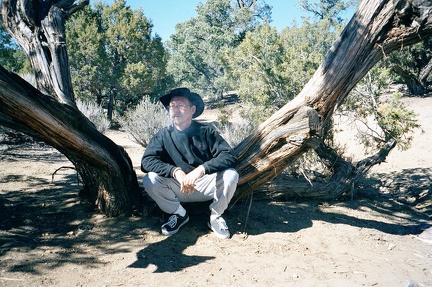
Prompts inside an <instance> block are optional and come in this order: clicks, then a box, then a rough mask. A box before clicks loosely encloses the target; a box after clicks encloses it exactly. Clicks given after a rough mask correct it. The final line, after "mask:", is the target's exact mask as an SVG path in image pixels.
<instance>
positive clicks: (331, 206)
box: [0, 98, 432, 287]
mask: <svg viewBox="0 0 432 287" xmlns="http://www.w3.org/2000/svg"><path fill="white" fill-rule="evenodd" d="M405 102H406V103H407V105H408V106H409V107H410V108H411V109H413V110H415V111H416V112H417V113H418V114H419V115H420V121H421V122H420V123H421V124H422V128H423V131H418V133H417V134H416V135H415V140H414V143H413V147H412V148H411V149H410V150H408V151H405V152H401V151H396V150H395V151H393V152H392V153H391V154H390V157H389V158H388V161H387V162H386V163H384V164H381V165H380V166H378V167H376V168H374V170H373V171H372V173H371V175H370V178H369V179H368V181H367V184H368V185H366V186H365V187H364V188H363V189H362V190H359V191H358V192H357V193H356V194H355V195H354V200H349V199H347V200H339V201H328V202H318V201H306V202H302V201H296V202H295V201H290V202H280V201H275V200H271V199H268V198H267V199H261V200H259V201H254V202H253V203H252V207H251V209H250V213H249V216H248V207H249V202H241V203H238V204H236V205H234V206H232V207H231V208H230V209H229V210H228V211H227V213H226V215H225V218H226V220H227V222H228V225H229V226H230V229H231V232H232V233H233V236H232V238H231V239H229V240H219V239H217V238H216V237H214V235H212V234H211V233H210V231H209V230H208V229H207V227H206V220H207V215H208V214H207V213H208V212H207V211H206V210H205V209H203V208H202V207H196V206H195V207H194V206H189V208H190V210H189V211H190V213H191V214H192V215H191V221H190V222H189V223H188V224H187V225H185V227H184V228H183V229H182V230H181V231H180V232H179V233H178V234H176V235H174V236H171V237H165V236H163V235H161V234H159V227H160V225H161V216H160V213H158V212H157V211H155V212H153V213H152V214H150V216H148V217H146V218H142V217H139V216H136V217H130V218H125V217H120V218H106V217H105V216H104V215H102V214H99V213H98V212H97V211H95V210H93V208H92V206H91V205H90V204H88V203H86V202H82V201H80V199H79V197H77V192H78V191H79V189H80V186H79V184H78V182H77V177H76V173H75V171H74V170H73V169H69V168H68V167H71V166H72V165H71V164H70V163H69V162H68V161H67V160H66V159H65V157H64V156H62V155H61V154H59V153H58V152H57V151H55V150H53V149H52V148H49V147H47V146H43V145H26V146H4V145H3V146H1V145H0V218H1V220H0V286H332V287H334V286H386V287H387V286H401V287H402V286H432V234H430V233H432V231H431V229H430V227H432V218H431V216H432V198H431V197H432V196H431V193H432V190H431V178H432V164H431V160H432V156H431V152H432V130H431V127H432V112H431V110H430V107H432V98H424V99H419V98H407V99H405ZM349 134H350V132H348V133H347V135H345V136H348V135H349ZM108 136H109V137H110V138H112V139H113V140H114V141H115V142H117V143H118V144H119V145H122V146H124V147H125V148H126V150H127V151H128V153H129V155H130V156H131V158H132V160H133V163H134V166H135V168H136V170H137V174H138V177H139V178H140V179H141V178H142V176H143V174H142V173H141V172H140V171H139V161H140V158H141V155H142V152H143V149H142V148H141V147H139V146H138V145H137V144H135V143H134V142H133V141H131V140H130V139H129V138H128V137H127V135H125V134H124V133H122V132H118V131H117V132H115V131H110V132H109V133H108ZM354 140H355V139H354ZM347 141H348V140H347ZM351 148H352V147H351ZM350 152H352V154H353V156H356V155H357V156H359V154H360V152H359V151H358V150H355V149H351V151H350ZM428 232H429V234H428Z"/></svg>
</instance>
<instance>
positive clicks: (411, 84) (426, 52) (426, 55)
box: [386, 38, 432, 95]
mask: <svg viewBox="0 0 432 287" xmlns="http://www.w3.org/2000/svg"><path fill="white" fill-rule="evenodd" d="M386 63H387V64H388V66H389V67H390V68H391V71H392V72H393V73H394V74H395V75H397V78H398V79H397V82H399V83H404V84H406V85H407V88H408V90H409V92H410V93H411V94H413V95H424V94H425V93H427V92H428V86H429V83H430V81H429V80H428V79H429V75H430V73H431V70H432V40H431V39H430V38H428V39H424V40H423V41H422V42H421V43H419V44H416V45H413V46H409V47H404V48H403V49H401V50H399V51H395V52H393V53H391V54H390V55H389V57H388V58H387V59H386Z"/></svg>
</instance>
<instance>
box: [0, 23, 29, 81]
mask: <svg viewBox="0 0 432 287" xmlns="http://www.w3.org/2000/svg"><path fill="white" fill-rule="evenodd" d="M0 65H2V66H3V67H5V68H6V69H8V70H10V71H13V72H16V73H21V74H25V73H29V72H30V71H31V68H30V65H29V62H28V60H27V59H26V57H25V55H24V53H23V52H22V51H21V49H20V48H19V47H18V45H17V44H16V43H15V41H14V40H13V39H12V37H11V35H10V34H9V33H8V32H7V31H6V29H5V28H4V27H3V20H2V18H1V17H0Z"/></svg>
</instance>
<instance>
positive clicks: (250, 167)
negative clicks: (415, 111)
mask: <svg viewBox="0 0 432 287" xmlns="http://www.w3.org/2000/svg"><path fill="white" fill-rule="evenodd" d="M431 34H432V4H431V2H430V1H427V0H413V1H402V0H394V1H392V0H387V1H384V0H367V1H363V2H362V3H361V4H360V6H359V7H358V9H357V11H356V13H355V14H354V16H353V18H352V19H351V21H350V22H349V23H348V25H347V26H346V28H345V29H344V31H343V32H342V33H341V35H340V37H339V39H338V40H337V42H336V43H335V44H334V45H333V46H332V48H331V49H330V51H329V52H328V54H327V55H326V57H325V59H324V61H323V62H322V64H321V65H320V66H319V68H318V69H317V71H316V72H315V74H314V75H313V77H312V78H311V79H310V81H309V82H308V83H307V84H306V85H305V87H304V88H303V89H302V91H301V92H300V93H299V94H298V95H297V96H296V97H295V98H294V99H293V100H292V101H290V102H289V103H287V104H286V105H285V106H284V107H282V108H281V109H280V110H278V111H277V112H276V113H275V114H273V115H272V116H271V117H270V118H269V119H267V120H266V121H265V122H264V123H263V124H261V125H260V126H259V127H258V128H257V129H256V130H255V131H254V132H253V133H252V134H251V135H250V136H249V137H247V138H246V139H245V140H244V141H243V142H241V143H240V144H239V145H238V146H236V147H235V151H236V152H237V154H238V155H239V165H238V170H239V173H240V181H239V185H238V189H237V194H236V196H238V197H241V196H245V195H247V194H249V193H251V192H252V191H253V190H255V189H256V188H258V187H259V186H261V185H262V184H264V183H265V182H267V181H269V180H271V179H272V178H274V177H276V176H277V175H279V174H280V173H281V172H282V171H283V170H284V169H285V168H286V167H287V166H288V165H290V164H291V163H293V162H294V161H295V160H296V159H297V158H298V157H299V156H300V155H301V154H303V153H304V152H305V151H307V150H309V149H310V148H312V147H314V146H315V147H317V145H314V144H313V142H314V138H319V136H320V132H321V130H322V129H321V128H320V127H322V126H324V125H325V124H326V123H328V121H329V119H330V118H331V115H332V113H333V111H334V110H335V109H336V108H337V106H338V104H339V103H341V102H342V101H343V100H344V99H345V97H346V96H347V95H348V93H349V92H350V91H351V89H352V88H353V87H354V86H355V85H356V84H357V83H358V82H359V81H360V80H361V79H362V78H363V77H364V76H365V74H366V73H367V72H368V71H369V70H370V69H371V68H372V67H373V66H374V65H375V64H376V63H377V62H378V61H379V60H380V59H382V58H383V57H385V56H386V55H387V54H388V53H390V52H391V51H393V50H395V49H399V48H400V47H401V46H402V45H404V46H406V45H412V44H415V43H417V42H420V41H421V40H422V39H425V37H430V36H431ZM306 111H307V112H306ZM308 117H310V119H311V120H310V121H308V120H307V118H308ZM316 118H319V119H320V122H319V124H318V125H317V122H316ZM344 171H345V173H347V174H349V173H351V170H350V168H348V167H344V165H340V170H335V172H334V175H333V177H334V179H337V177H336V176H335V175H336V174H337V173H338V172H344ZM350 185H351V182H346V184H345V187H346V188H349V187H350Z"/></svg>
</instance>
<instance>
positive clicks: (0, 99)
mask: <svg viewBox="0 0 432 287" xmlns="http://www.w3.org/2000/svg"><path fill="white" fill-rule="evenodd" d="M74 2H75V1H74V0H57V1H55V0H54V1H28V0H3V1H2V16H3V22H4V24H5V26H6V29H7V30H8V31H9V33H10V34H11V35H12V36H13V37H14V39H15V40H16V41H17V43H18V44H19V45H20V46H21V47H22V49H23V50H24V52H25V53H26V55H27V57H28V58H29V59H30V63H31V65H32V67H33V70H34V72H35V76H36V81H37V86H38V89H39V91H38V90H36V89H34V88H33V87H31V86H30V85H29V84H27V83H25V82H24V81H23V80H22V79H21V78H19V77H18V76H16V75H14V74H11V73H8V72H7V71H5V70H4V69H3V68H1V69H0V83H1V85H0V103H1V107H0V123H1V124H3V125H5V126H8V127H11V128H14V129H16V130H20V131H22V132H24V133H27V134H29V135H32V136H34V137H37V138H39V139H40V140H43V141H45V142H46V143H48V144H50V145H51V146H53V147H55V148H56V149H58V150H59V151H60V152H61V153H63V154H64V155H65V156H66V157H67V158H68V159H69V160H70V161H71V162H72V163H73V164H74V166H75V168H76V169H77V171H78V173H79V174H80V177H81V180H82V182H83V184H84V189H83V190H82V192H81V194H82V195H85V196H87V197H88V198H89V199H90V200H91V201H92V202H94V203H95V204H96V205H97V206H98V208H99V209H100V210H101V211H102V212H104V213H105V214H107V215H109V216H115V215H119V214H130V213H131V211H132V209H133V207H134V206H139V205H140V204H141V202H140V199H141V197H140V189H139V186H138V182H137V178H136V174H135V171H134V170H133V167H132V163H131V160H130V158H129V156H128V155H127V154H126V152H125V151H124V150H123V148H121V147H119V146H117V145H116V144H114V143H113V142H112V141H111V140H109V139H108V138H107V137H105V136H104V135H102V134H101V133H99V132H98V131H97V130H96V128H95V127H94V125H93V124H92V123H91V122H90V121H89V120H88V119H87V118H86V117H85V116H84V115H83V114H82V113H81V112H80V111H79V110H78V109H77V107H76V105H75V101H74V94H73V89H72V84H71V78H70V70H69V61H68V56H67V49H66V37H65V36H66V33H65V20H66V19H67V18H68V17H69V16H70V15H71V14H72V13H74V12H75V11H77V10H79V9H81V8H82V7H83V6H85V5H88V3H89V2H88V1H83V2H81V3H79V4H74Z"/></svg>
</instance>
